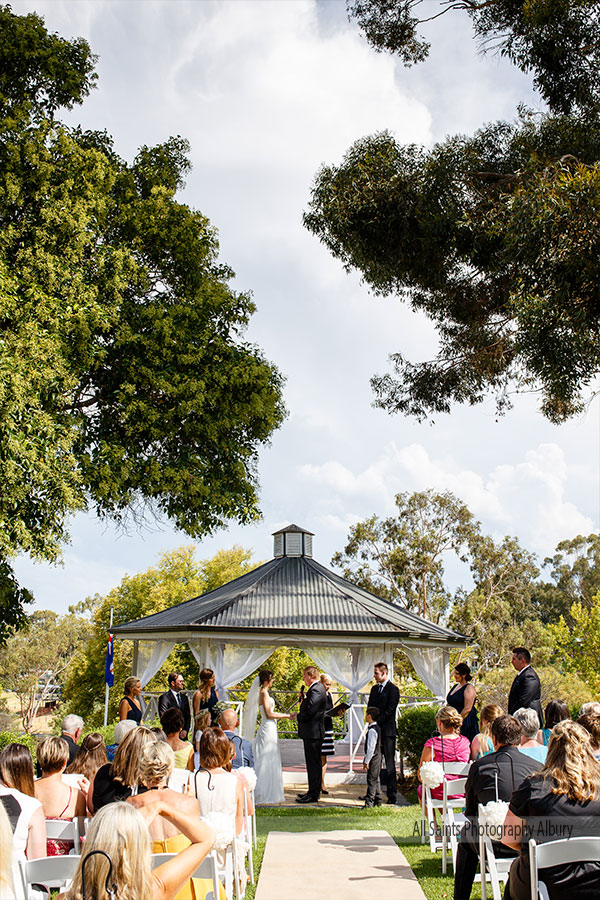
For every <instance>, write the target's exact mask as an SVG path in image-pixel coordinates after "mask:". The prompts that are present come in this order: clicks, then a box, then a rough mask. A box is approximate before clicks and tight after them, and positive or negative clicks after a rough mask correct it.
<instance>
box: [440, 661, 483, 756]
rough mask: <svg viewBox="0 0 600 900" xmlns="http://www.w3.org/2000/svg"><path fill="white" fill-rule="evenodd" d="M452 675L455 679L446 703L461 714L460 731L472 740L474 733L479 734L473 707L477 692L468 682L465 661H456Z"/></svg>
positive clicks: (467, 667)
mask: <svg viewBox="0 0 600 900" xmlns="http://www.w3.org/2000/svg"><path fill="white" fill-rule="evenodd" d="M452 677H453V678H454V679H455V680H456V684H455V685H453V687H451V688H450V691H449V693H448V696H447V697H446V703H447V704H448V705H449V706H453V707H454V709H456V710H458V712H459V713H460V714H461V716H462V719H463V723H462V728H461V729H460V733H461V734H462V735H464V737H466V738H469V740H470V741H472V740H473V738H474V737H475V735H476V734H479V722H478V720H477V710H476V709H475V700H476V699H477V692H476V691H475V688H474V687H473V685H472V684H469V682H470V681H471V678H472V676H471V669H470V668H469V666H468V665H467V664H466V663H463V662H461V663H458V664H457V666H456V668H455V669H454V671H453V672H452Z"/></svg>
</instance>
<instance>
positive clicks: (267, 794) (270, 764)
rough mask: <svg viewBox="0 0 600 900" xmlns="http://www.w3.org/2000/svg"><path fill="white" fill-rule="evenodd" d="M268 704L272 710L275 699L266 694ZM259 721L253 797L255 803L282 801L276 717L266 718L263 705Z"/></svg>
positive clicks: (282, 792) (255, 751) (255, 746)
mask: <svg viewBox="0 0 600 900" xmlns="http://www.w3.org/2000/svg"><path fill="white" fill-rule="evenodd" d="M266 699H267V702H268V703H269V704H270V706H269V712H271V713H272V712H273V707H274V705H275V701H274V700H273V698H272V697H271V696H270V695H269V694H267V698H266ZM260 714H261V722H260V726H259V729H258V731H257V732H256V737H255V739H254V771H255V772H256V789H255V791H254V799H255V800H256V802H257V803H283V801H284V800H285V793H284V791H283V771H282V769H281V754H280V752H279V737H278V736H277V719H269V718H267V716H266V714H265V711H264V709H263V707H262V706H261V708H260Z"/></svg>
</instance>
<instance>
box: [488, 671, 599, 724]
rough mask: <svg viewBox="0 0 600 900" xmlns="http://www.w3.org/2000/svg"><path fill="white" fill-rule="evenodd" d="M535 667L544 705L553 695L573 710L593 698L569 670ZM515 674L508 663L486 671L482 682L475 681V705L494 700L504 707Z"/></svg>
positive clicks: (589, 691) (544, 705) (584, 684)
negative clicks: (504, 666)
mask: <svg viewBox="0 0 600 900" xmlns="http://www.w3.org/2000/svg"><path fill="white" fill-rule="evenodd" d="M535 670H536V672H537V673H538V675H539V676H540V682H541V685H542V707H543V708H544V709H545V708H546V704H547V703H548V701H549V700H552V699H557V700H564V701H565V703H566V704H567V706H568V707H569V709H570V710H571V713H573V711H577V710H578V709H579V707H580V706H581V704H582V703H586V702H587V701H588V700H595V699H596V698H595V696H594V693H593V691H592V689H591V688H590V686H589V685H588V684H586V683H585V681H582V680H581V678H579V677H578V676H577V675H574V674H572V673H570V672H567V673H565V674H563V673H561V672H559V671H558V669H554V668H552V667H551V666H541V667H539V668H538V667H535ZM515 674H516V673H515V670H514V669H513V668H512V666H511V667H508V668H505V669H496V670H495V671H493V672H488V673H487V674H486V675H485V678H484V679H483V683H482V684H477V685H476V688H477V705H478V708H479V709H481V707H482V706H484V705H485V704H486V703H497V704H498V706H501V707H502V709H504V710H506V708H507V703H508V692H509V691H510V686H511V684H512V683H513V680H514V677H515Z"/></svg>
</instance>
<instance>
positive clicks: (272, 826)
mask: <svg viewBox="0 0 600 900" xmlns="http://www.w3.org/2000/svg"><path fill="white" fill-rule="evenodd" d="M420 815H421V814H420V811H419V807H418V806H417V805H416V804H415V805H414V806H393V807H391V806H382V807H379V808H378V809H357V808H349V807H327V808H323V809H307V808H302V809H258V810H257V813H256V818H257V831H258V848H257V851H256V853H255V856H254V874H255V878H256V880H257V881H258V874H259V872H260V865H261V862H262V857H263V853H264V850H265V843H266V840H267V835H268V833H269V832H270V831H335V830H341V829H363V830H371V831H387V832H388V833H389V834H390V835H391V836H392V837H393V839H394V840H395V841H396V843H397V844H398V846H399V847H400V848H401V850H402V852H403V853H404V855H405V856H406V859H407V860H408V862H409V863H410V865H411V866H412V869H413V872H414V873H415V875H416V876H417V878H418V879H419V883H420V885H421V887H422V888H423V891H424V893H425V896H426V897H427V900H444V898H451V897H452V894H453V882H452V875H451V874H450V875H442V858H441V853H437V854H435V855H433V854H431V853H430V852H429V844H421V842H420V838H419V837H418V836H417V837H414V836H413V835H414V832H415V831H417V834H418V828H419V825H420ZM415 825H416V829H415ZM448 871H449V872H450V873H451V872H452V869H451V866H450V865H448ZM254 893H255V888H254V887H253V886H252V885H248V890H247V893H246V897H247V898H248V900H253V898H254ZM474 898H477V900H480V898H481V889H480V887H479V885H475V887H474V889H473V893H472V900H474Z"/></svg>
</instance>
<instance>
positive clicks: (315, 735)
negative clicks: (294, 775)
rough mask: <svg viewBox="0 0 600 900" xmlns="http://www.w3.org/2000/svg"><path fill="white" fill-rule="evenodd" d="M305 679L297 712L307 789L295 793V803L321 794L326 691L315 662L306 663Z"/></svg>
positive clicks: (311, 800)
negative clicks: (304, 690) (302, 694)
mask: <svg viewBox="0 0 600 900" xmlns="http://www.w3.org/2000/svg"><path fill="white" fill-rule="evenodd" d="M302 680H303V681H304V684H305V685H306V687H307V688H308V690H307V691H306V694H305V695H304V699H303V700H302V703H301V704H300V709H299V710H298V713H297V716H296V718H297V720H298V736H299V737H301V738H302V743H303V744H304V759H305V761H306V772H307V775H308V791H307V792H306V794H300V795H299V796H298V797H296V803H316V802H317V801H318V799H319V797H320V796H321V745H322V743H323V736H324V734H325V726H324V724H323V715H324V713H325V706H326V704H327V691H326V690H325V687H324V685H322V684H321V682H320V681H319V670H318V669H317V667H316V666H307V667H306V669H304V671H303V673H302Z"/></svg>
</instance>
